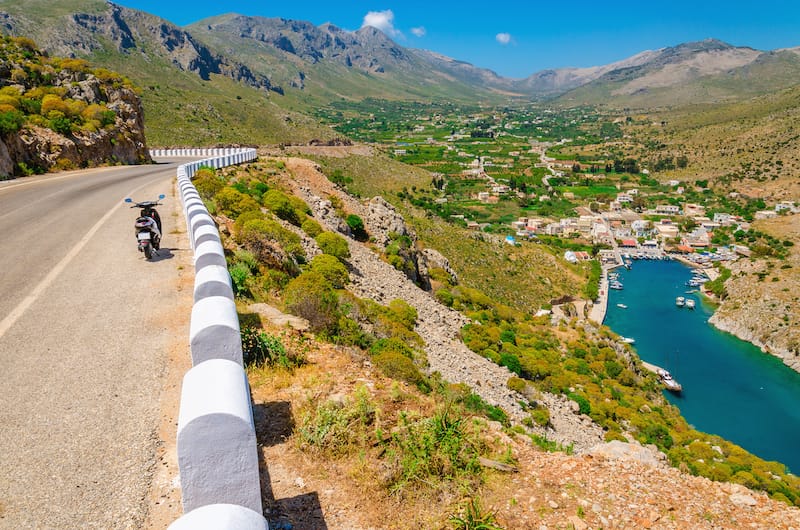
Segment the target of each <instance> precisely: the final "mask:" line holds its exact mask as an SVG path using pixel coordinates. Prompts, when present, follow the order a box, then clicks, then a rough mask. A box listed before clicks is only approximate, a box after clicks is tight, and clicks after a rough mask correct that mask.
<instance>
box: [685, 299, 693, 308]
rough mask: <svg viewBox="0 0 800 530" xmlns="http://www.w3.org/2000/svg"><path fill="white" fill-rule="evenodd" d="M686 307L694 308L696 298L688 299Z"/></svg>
mask: <svg viewBox="0 0 800 530" xmlns="http://www.w3.org/2000/svg"><path fill="white" fill-rule="evenodd" d="M686 307H687V308H689V309H694V298H687V299H686Z"/></svg>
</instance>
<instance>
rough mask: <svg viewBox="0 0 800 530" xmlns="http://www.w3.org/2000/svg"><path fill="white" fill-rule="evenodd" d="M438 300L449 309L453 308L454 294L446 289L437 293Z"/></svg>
mask: <svg viewBox="0 0 800 530" xmlns="http://www.w3.org/2000/svg"><path fill="white" fill-rule="evenodd" d="M436 299H437V300H438V301H439V303H440V304H442V305H446V306H447V307H453V300H454V298H453V293H451V292H450V291H448V290H447V289H445V288H444V287H442V288H441V289H439V290H438V291H436Z"/></svg>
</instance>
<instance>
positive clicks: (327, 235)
mask: <svg viewBox="0 0 800 530" xmlns="http://www.w3.org/2000/svg"><path fill="white" fill-rule="evenodd" d="M315 240H316V242H317V244H318V245H319V248H320V249H321V250H322V252H323V254H330V255H331V256H334V257H336V258H338V259H340V260H345V259H347V258H349V257H350V248H349V247H348V246H347V240H346V239H345V238H343V237H342V236H340V235H338V234H334V233H333V232H322V233H321V234H320V235H318V236H317V237H316V238H315Z"/></svg>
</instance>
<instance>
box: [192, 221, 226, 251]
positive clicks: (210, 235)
mask: <svg viewBox="0 0 800 530" xmlns="http://www.w3.org/2000/svg"><path fill="white" fill-rule="evenodd" d="M192 239H193V241H194V247H195V248H196V247H197V245H199V244H201V243H205V242H206V241H220V238H219V230H217V227H216V226H213V225H208V224H201V225H198V226H197V228H196V229H195V230H194V232H192ZM220 242H221V241H220Z"/></svg>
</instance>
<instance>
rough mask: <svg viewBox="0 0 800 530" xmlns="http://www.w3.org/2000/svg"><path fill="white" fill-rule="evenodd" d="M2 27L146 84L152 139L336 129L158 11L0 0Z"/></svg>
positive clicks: (201, 140) (258, 139) (315, 133)
mask: <svg viewBox="0 0 800 530" xmlns="http://www.w3.org/2000/svg"><path fill="white" fill-rule="evenodd" d="M0 15H2V19H3V26H4V28H5V30H6V31H8V32H9V33H10V34H12V35H24V36H28V37H31V38H33V39H34V40H35V41H36V42H37V43H38V44H39V45H40V46H41V48H42V49H43V50H45V51H47V52H49V53H53V54H61V55H69V56H78V57H84V58H87V59H88V60H90V61H91V62H92V63H93V64H98V65H102V66H105V67H107V68H110V69H114V70H116V71H119V72H121V73H122V74H124V75H126V76H127V77H129V78H131V79H134V80H135V82H136V84H137V85H138V86H140V87H142V94H141V97H142V102H143V105H144V110H145V128H146V133H147V137H148V141H149V143H150V144H151V145H153V146H159V145H161V146H171V145H214V144H220V143H227V144H229V143H251V144H253V143H255V144H260V143H281V142H285V143H291V142H307V141H309V140H311V139H322V140H327V139H330V138H332V137H333V134H332V133H331V132H330V131H329V130H328V129H327V128H324V127H320V126H319V125H318V124H317V123H316V122H315V121H313V120H310V119H308V118H307V117H305V116H303V115H301V114H297V113H293V112H290V111H287V110H285V109H283V108H281V107H280V106H278V105H276V104H275V100H276V99H280V98H279V95H280V94H279V93H280V90H281V89H280V87H278V86H275V85H273V84H272V83H271V82H270V80H269V79H268V78H267V77H265V76H262V75H258V74H255V73H253V72H252V71H251V70H249V69H248V68H247V67H246V66H244V65H242V64H240V63H237V62H235V61H233V60H231V59H229V58H227V57H224V56H221V55H219V54H216V53H215V52H213V51H212V50H210V49H208V48H207V47H205V46H204V45H202V44H201V43H199V42H198V41H196V40H195V39H194V37H192V36H191V35H190V34H189V33H187V32H186V31H184V30H182V29H181V28H178V27H177V26H175V25H173V24H171V23H169V22H167V21H165V20H163V19H161V18H158V17H155V16H153V15H149V14H147V13H144V12H141V11H136V10H133V9H127V8H124V7H120V6H117V5H115V4H112V3H109V2H104V1H96V0H71V1H68V2H58V3H57V4H56V6H55V7H54V6H53V4H52V3H51V2H47V1H44V0H24V1H21V2H16V1H15V2H9V1H2V2H0Z"/></svg>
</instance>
